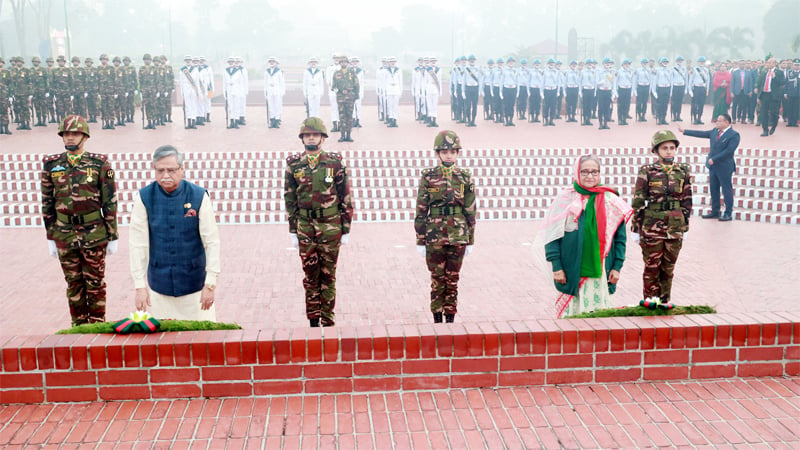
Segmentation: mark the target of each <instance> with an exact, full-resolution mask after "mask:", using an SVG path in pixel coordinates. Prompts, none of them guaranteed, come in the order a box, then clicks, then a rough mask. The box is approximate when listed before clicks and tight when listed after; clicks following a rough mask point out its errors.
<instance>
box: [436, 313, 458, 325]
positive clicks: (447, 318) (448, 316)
mask: <svg viewBox="0 0 800 450" xmlns="http://www.w3.org/2000/svg"><path fill="white" fill-rule="evenodd" d="M443 315H444V322H445V323H453V322H455V320H456V315H455V314H443V313H441V312H435V313H433V323H442V316H443Z"/></svg>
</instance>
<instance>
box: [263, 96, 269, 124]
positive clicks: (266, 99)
mask: <svg viewBox="0 0 800 450" xmlns="http://www.w3.org/2000/svg"><path fill="white" fill-rule="evenodd" d="M264 100H265V102H264V103H265V105H266V108H267V123H269V99H268V98H265V99H264Z"/></svg>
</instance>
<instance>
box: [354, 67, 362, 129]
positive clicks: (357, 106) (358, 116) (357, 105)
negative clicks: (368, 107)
mask: <svg viewBox="0 0 800 450" xmlns="http://www.w3.org/2000/svg"><path fill="white" fill-rule="evenodd" d="M354 70H355V72H356V77H357V78H358V98H357V99H356V101H355V104H354V107H353V120H359V119H361V101H362V100H363V99H364V73H365V72H364V69H362V68H361V67H356V68H355V69H354Z"/></svg>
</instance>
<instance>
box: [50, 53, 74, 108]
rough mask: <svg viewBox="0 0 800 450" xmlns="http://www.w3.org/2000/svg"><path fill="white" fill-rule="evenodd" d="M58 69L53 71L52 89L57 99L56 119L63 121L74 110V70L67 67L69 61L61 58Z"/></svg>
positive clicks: (58, 59)
mask: <svg viewBox="0 0 800 450" xmlns="http://www.w3.org/2000/svg"><path fill="white" fill-rule="evenodd" d="M56 61H57V62H58V67H56V68H55V69H53V75H52V77H53V78H52V82H51V83H50V89H51V91H52V93H53V96H54V97H55V103H56V117H58V119H59V120H60V119H62V118H64V117H66V116H67V114H69V113H70V111H71V110H72V98H73V96H72V70H71V69H70V68H69V67H67V59H66V58H64V56H63V55H62V56H59V57H58V58H57V59H56Z"/></svg>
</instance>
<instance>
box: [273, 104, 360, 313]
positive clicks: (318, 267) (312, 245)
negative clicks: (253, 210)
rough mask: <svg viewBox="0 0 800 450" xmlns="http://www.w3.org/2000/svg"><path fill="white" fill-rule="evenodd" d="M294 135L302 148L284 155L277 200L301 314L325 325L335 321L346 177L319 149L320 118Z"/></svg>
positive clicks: (332, 156)
mask: <svg viewBox="0 0 800 450" xmlns="http://www.w3.org/2000/svg"><path fill="white" fill-rule="evenodd" d="M299 137H300V139H301V140H302V141H303V145H304V146H305V152H304V153H298V154H296V155H293V156H290V157H289V158H287V159H286V174H285V179H284V182H283V184H284V194H283V199H284V202H285V204H286V215H287V216H288V219H289V233H290V234H289V237H290V240H291V244H292V246H293V247H294V248H298V249H299V250H300V260H301V261H302V262H303V272H305V278H303V287H304V288H305V292H306V317H307V318H308V320H309V323H310V324H311V326H312V327H319V326H320V324H321V325H322V326H324V327H328V326H333V325H334V323H335V315H334V312H333V309H334V306H335V304H336V262H337V260H338V259H339V247H340V245H346V244H347V242H348V240H349V238H350V234H349V233H350V222H351V221H352V218H353V198H352V195H351V192H350V177H349V175H348V173H347V168H346V167H345V165H344V162H343V161H342V156H341V155H340V154H338V153H329V152H326V151H324V150H323V149H322V144H323V143H324V142H325V138H327V137H328V130H327V129H326V128H325V124H324V123H323V122H322V119H320V118H318V117H309V118H307V119H306V120H305V121H303V124H302V125H301V126H300V133H299Z"/></svg>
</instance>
